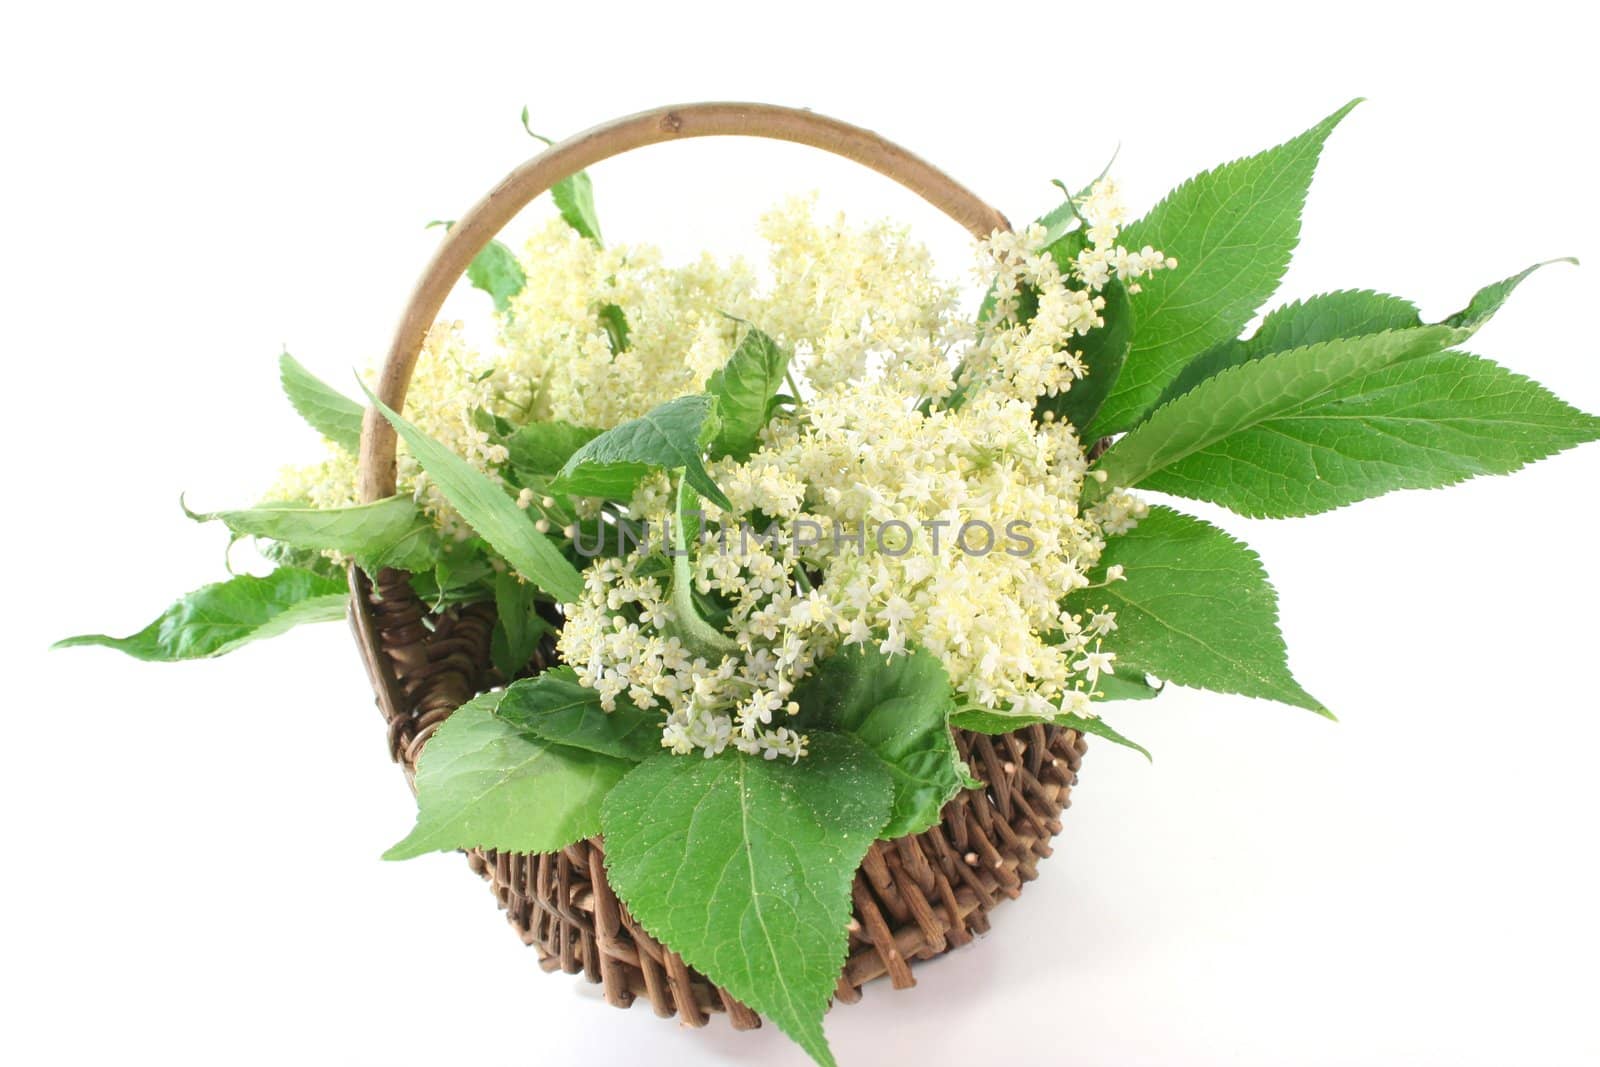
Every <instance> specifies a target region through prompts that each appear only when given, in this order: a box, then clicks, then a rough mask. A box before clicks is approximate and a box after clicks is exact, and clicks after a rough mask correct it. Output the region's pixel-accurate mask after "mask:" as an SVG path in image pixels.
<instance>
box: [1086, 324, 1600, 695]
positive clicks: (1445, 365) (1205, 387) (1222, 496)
mask: <svg viewBox="0 0 1600 1067" xmlns="http://www.w3.org/2000/svg"><path fill="white" fill-rule="evenodd" d="M1428 329H1429V330H1438V329H1441V327H1429V328H1428ZM1409 332H1410V333H1412V334H1420V333H1424V332H1426V331H1409ZM1397 336H1399V335H1397V334H1393V333H1390V334H1377V335H1373V336H1372V337H1370V338H1366V339H1358V340H1356V341H1353V342H1334V343H1332V345H1318V346H1312V347H1309V348H1301V349H1291V350H1290V351H1289V352H1285V353H1282V354H1279V355H1273V356H1268V357H1265V358H1263V359H1261V360H1259V361H1257V362H1255V363H1252V364H1249V365H1247V366H1244V367H1239V368H1236V369H1234V370H1230V371H1227V372H1224V373H1223V374H1222V375H1220V376H1218V377H1217V378H1214V379H1212V380H1211V381H1208V382H1206V383H1203V384H1202V385H1200V386H1197V387H1196V388H1195V389H1194V390H1193V391H1192V392H1191V393H1189V394H1187V395H1185V396H1183V397H1180V398H1178V399H1177V400H1175V401H1173V403H1171V404H1169V405H1168V406H1167V407H1165V408H1162V409H1160V410H1159V411H1158V412H1157V413H1156V414H1155V415H1153V416H1151V419H1150V421H1149V422H1147V423H1146V424H1145V425H1143V426H1141V427H1139V428H1138V429H1137V430H1135V431H1134V432H1133V433H1131V434H1129V435H1128V436H1127V438H1125V439H1124V440H1123V441H1122V442H1120V443H1119V444H1118V446H1117V448H1113V449H1112V450H1111V451H1112V452H1115V451H1117V449H1118V448H1121V447H1123V446H1124V445H1129V444H1132V445H1134V446H1136V448H1137V449H1138V451H1136V452H1135V453H1133V454H1132V455H1131V456H1128V457H1124V458H1123V460H1121V461H1118V462H1117V463H1115V464H1110V465H1108V466H1107V473H1108V477H1109V478H1110V479H1111V480H1113V481H1116V480H1117V479H1119V478H1121V477H1124V476H1125V475H1126V474H1127V473H1128V472H1129V471H1131V470H1133V467H1131V466H1129V465H1128V462H1129V460H1130V459H1131V460H1132V461H1134V463H1135V464H1139V463H1144V462H1148V461H1149V459H1150V456H1151V454H1152V452H1153V451H1154V449H1153V448H1152V447H1146V446H1147V445H1148V442H1144V441H1142V440H1135V439H1136V438H1140V437H1141V435H1143V434H1145V433H1146V432H1150V433H1163V432H1165V433H1172V434H1187V433H1188V431H1187V429H1186V428H1178V427H1179V426H1180V423H1183V422H1185V421H1187V422H1191V423H1192V422H1193V420H1194V418H1195V416H1196V415H1197V413H1198V412H1200V411H1201V410H1202V409H1203V408H1204V407H1205V406H1206V405H1208V404H1225V403H1226V402H1225V401H1223V399H1222V398H1223V397H1224V396H1226V397H1230V398H1244V399H1245V400H1246V401H1248V399H1249V398H1250V397H1257V398H1266V397H1268V396H1269V394H1273V393H1277V394H1278V396H1277V397H1276V398H1275V399H1274V402H1273V403H1271V404H1270V405H1261V406H1257V407H1256V409H1255V411H1254V413H1253V414H1251V415H1250V417H1249V418H1248V419H1246V420H1245V421H1244V422H1242V423H1241V424H1240V425H1239V426H1238V427H1237V428H1236V429H1235V430H1234V431H1233V432H1231V433H1228V434H1224V435H1220V436H1211V435H1206V436H1200V437H1196V436H1194V435H1192V434H1189V435H1188V436H1187V437H1186V440H1187V441H1188V444H1187V446H1186V447H1185V448H1184V449H1183V450H1182V454H1181V455H1178V454H1176V453H1169V455H1170V456H1171V458H1170V460H1160V459H1158V460H1157V462H1156V465H1155V466H1153V467H1150V468H1149V473H1148V474H1147V475H1144V476H1142V477H1141V478H1140V481H1141V483H1142V484H1143V485H1144V486H1145V487H1146V488H1149V489H1155V490H1159V491H1161V492H1167V493H1172V494H1174V495H1177V496H1186V497H1193V498H1196V499H1201V500H1208V501H1211V502H1212V503H1216V504H1221V505H1222V506H1224V507H1227V508H1230V509H1231V510H1233V511H1237V512H1239V513H1240V514H1243V515H1253V516H1271V517H1285V516H1294V515H1309V514H1315V513H1317V512H1321V511H1327V510H1330V509H1332V508H1336V507H1341V506H1343V505H1345V504H1349V503H1353V502H1355V501H1358V500H1365V499H1367V498H1369V497H1374V496H1378V495H1380V494H1382V493H1386V492H1390V491H1392V490H1396V489H1420V488H1434V487H1438V486H1445V485H1452V484H1454V483H1456V482H1459V481H1463V480H1465V479H1467V478H1472V477H1477V476H1479V475H1485V474H1506V473H1509V472H1511V471H1514V470H1516V469H1518V468H1519V467H1522V466H1524V465H1525V464H1528V463H1531V462H1533V461H1534V460H1536V459H1542V458H1543V457H1545V456H1548V455H1552V454H1554V453H1556V452H1560V451H1563V450H1564V449H1567V448H1571V447H1573V446H1574V445H1578V444H1582V443H1584V442H1586V441H1592V440H1595V438H1596V437H1597V436H1600V420H1597V419H1596V418H1595V417H1594V416H1592V415H1587V414H1585V413H1583V412H1581V411H1579V410H1577V409H1576V408H1573V407H1571V406H1570V405H1568V404H1566V403H1564V402H1562V401H1561V400H1560V399H1559V398H1557V397H1556V396H1554V395H1553V394H1551V393H1550V392H1549V391H1548V390H1546V389H1545V388H1544V387H1542V386H1540V385H1539V384H1537V383H1536V382H1532V381H1530V380H1528V379H1527V378H1524V377H1522V376H1521V375H1517V374H1513V373H1512V372H1511V371H1508V370H1506V369H1505V368H1503V367H1501V366H1499V365H1497V364H1495V363H1492V362H1490V361H1489V360H1486V359H1480V358H1478V357H1476V356H1471V355H1468V354H1466V353H1463V352H1439V351H1426V350H1424V351H1421V352H1420V353H1417V354H1415V355H1412V356H1411V357H1410V358H1408V359H1404V358H1403V359H1399V360H1395V361H1387V362H1385V361H1380V362H1378V363H1377V364H1376V365H1360V364H1355V365H1353V366H1354V370H1353V371H1352V372H1351V373H1348V374H1344V375H1339V374H1337V373H1330V372H1331V371H1334V370H1335V366H1336V364H1337V363H1338V362H1339V359H1340V353H1339V352H1336V351H1334V349H1335V348H1336V347H1338V346H1345V347H1349V346H1352V345H1353V346H1361V345H1364V344H1368V343H1370V342H1374V341H1381V340H1383V339H1386V338H1394V337H1397ZM1433 347H1437V345H1434V346H1433ZM1308 372H1309V374H1310V375H1311V376H1312V379H1315V378H1321V379H1322V381H1321V383H1320V385H1314V387H1312V388H1306V387H1304V385H1303V383H1304V382H1305V381H1306V380H1307V378H1306V375H1307V373H1308ZM1213 383H1215V384H1213ZM1158 420H1159V421H1158ZM1140 456H1143V457H1144V459H1140ZM1105 458H1106V459H1107V460H1110V459H1111V456H1110V453H1107V455H1106V457H1105ZM1157 673H1159V672H1157Z"/></svg>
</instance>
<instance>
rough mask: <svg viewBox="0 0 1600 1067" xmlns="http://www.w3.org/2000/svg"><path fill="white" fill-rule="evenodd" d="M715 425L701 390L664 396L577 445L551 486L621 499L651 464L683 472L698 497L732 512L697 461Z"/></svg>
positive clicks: (712, 405)
mask: <svg viewBox="0 0 1600 1067" xmlns="http://www.w3.org/2000/svg"><path fill="white" fill-rule="evenodd" d="M719 427H720V420H719V419H718V417H717V404H716V400H715V399H714V398H713V397H711V396H708V395H706V394H704V393H700V394H696V395H693V396H680V397H678V399H676V400H669V401H667V402H666V403H665V404H661V405H659V406H658V407H655V408H652V409H651V410H650V411H647V412H646V413H645V414H643V415H641V416H640V417H639V418H637V419H630V420H628V421H627V422H624V423H622V424H621V425H619V426H616V427H613V428H612V429H609V430H607V431H606V432H605V433H602V434H601V435H600V436H599V437H596V438H594V439H593V440H592V441H589V442H588V443H587V444H585V445H583V447H581V448H579V449H578V451H577V452H575V453H573V455H572V457H571V458H570V459H568V460H567V462H566V464H565V465H564V466H562V468H561V471H560V473H559V474H558V475H557V477H556V483H555V487H556V488H558V489H560V490H561V491H562V492H566V493H571V494H573V495H574V496H610V497H618V498H626V497H627V496H628V495H629V494H631V493H632V491H633V486H634V485H636V484H637V483H638V481H639V479H640V478H642V477H643V476H644V475H645V473H646V472H647V471H649V470H650V469H651V468H660V469H664V470H682V471H683V472H684V477H685V478H686V479H687V480H688V482H689V484H690V485H691V486H693V487H694V489H695V490H696V491H697V492H698V493H699V494H700V495H701V496H703V497H705V498H707V499H708V500H711V501H713V502H714V503H715V504H716V505H717V506H718V507H720V508H723V509H724V510H726V511H732V510H733V505H732V504H731V503H729V502H728V498H727V497H726V496H724V495H723V493H722V490H721V489H718V488H717V486H716V483H715V482H713V481H712V480H711V475H710V474H708V473H706V468H705V463H704V462H703V461H702V459H701V455H702V453H703V452H704V450H705V446H706V444H707V443H709V442H710V441H711V440H712V439H713V438H714V437H715V436H716V434H717V431H718V429H719ZM624 487H626V488H624Z"/></svg>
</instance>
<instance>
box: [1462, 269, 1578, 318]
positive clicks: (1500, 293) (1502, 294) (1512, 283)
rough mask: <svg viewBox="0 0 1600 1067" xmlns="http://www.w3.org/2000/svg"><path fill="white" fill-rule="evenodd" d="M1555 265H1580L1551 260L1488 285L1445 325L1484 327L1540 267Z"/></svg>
mask: <svg viewBox="0 0 1600 1067" xmlns="http://www.w3.org/2000/svg"><path fill="white" fill-rule="evenodd" d="M1553 263H1571V264H1572V265H1573V266H1577V265H1578V261H1577V260H1576V259H1572V258H1571V257H1568V258H1566V259H1549V260H1546V261H1545V262H1543V263H1535V264H1534V265H1533V266H1531V267H1529V268H1528V269H1527V270H1524V271H1521V272H1520V273H1517V274H1513V275H1512V276H1511V277H1509V278H1506V279H1504V280H1503V281H1498V282H1495V283H1494V284H1493V285H1486V286H1484V287H1483V288H1482V289H1479V290H1478V291H1477V293H1476V294H1474V295H1473V297H1472V300H1471V302H1469V303H1468V304H1467V306H1466V307H1465V308H1463V309H1461V310H1460V311H1458V312H1456V313H1455V314H1454V315H1451V316H1450V317H1449V318H1448V319H1445V320H1444V325H1446V326H1455V327H1457V328H1459V329H1463V330H1476V329H1477V328H1478V327H1479V326H1482V325H1483V324H1484V323H1486V322H1488V321H1489V319H1490V318H1492V317H1493V316H1494V313H1495V312H1497V311H1499V310H1500V309H1501V308H1502V307H1504V306H1505V303H1506V300H1507V299H1508V298H1510V296H1511V294H1512V292H1513V291H1514V290H1515V289H1516V288H1517V286H1519V285H1521V284H1522V283H1523V282H1525V281H1527V280H1528V276H1529V275H1531V274H1532V273H1533V272H1534V271H1536V270H1538V269H1539V268H1540V267H1548V266H1550V265H1551V264H1553Z"/></svg>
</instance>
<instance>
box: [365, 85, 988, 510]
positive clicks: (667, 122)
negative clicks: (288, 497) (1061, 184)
mask: <svg viewBox="0 0 1600 1067" xmlns="http://www.w3.org/2000/svg"><path fill="white" fill-rule="evenodd" d="M726 136H738V137H764V138H769V139H771V140H777V141H793V142H795V143H797V144H804V145H810V146H811V147H813V148H820V149H822V150H823V151H824V152H832V153H833V154H834V155H837V156H843V157H844V158H846V159H852V160H855V161H856V162H857V163H860V164H861V165H862V166H865V167H870V168H871V169H872V170H875V171H877V172H878V173H879V174H883V175H885V176H887V177H889V178H893V179H894V180H895V181H897V182H899V183H900V184H901V185H903V186H905V187H906V188H908V189H910V190H911V191H912V192H914V193H916V194H917V195H918V196H921V197H922V198H923V199H924V200H926V201H928V203H930V204H932V205H933V206H934V207H936V208H938V209H939V210H940V211H943V212H944V213H945V214H946V215H948V216H950V218H952V219H954V220H955V221H956V222H958V223H960V224H961V225H962V226H964V227H966V228H967V230H968V231H969V232H971V233H972V234H973V235H974V236H976V237H978V238H980V239H981V238H985V237H988V236H989V235H990V234H991V233H993V232H994V231H995V230H1009V229H1010V228H1011V226H1010V223H1008V222H1007V221H1006V217H1005V216H1004V215H1002V214H1000V212H998V211H996V210H995V209H994V208H992V207H990V206H989V205H988V204H986V203H984V202H983V201H982V200H980V199H978V197H977V196H976V195H975V194H973V193H972V192H971V191H969V190H968V189H967V188H966V187H965V186H962V185H961V184H959V183H958V182H956V181H955V180H954V179H952V178H950V177H949V176H948V175H946V174H945V173H944V172H942V171H940V170H939V169H938V168H936V167H935V166H933V164H931V163H929V162H927V161H926V160H924V159H922V158H920V157H918V156H915V155H912V154H911V153H910V152H907V151H906V150H905V149H903V148H901V147H900V146H899V145H896V144H893V143H892V142H890V141H886V140H884V139H883V138H882V137H880V136H878V135H877V134H875V133H873V132H872V131H871V130H864V129H862V128H861V127H859V126H852V125H850V124H849V123H845V122H840V121H839V120H837V119H830V118H826V117H824V116H822V115H817V114H814V113H813V112H810V111H803V110H800V109H798V108H788V107H777V106H774V105H771V104H729V103H706V104H684V105H681V106H678V107H667V108H658V109H656V110H654V111H641V112H639V113H638V114H636V115H629V116H627V117H625V118H620V119H613V120H612V121H610V122H606V123H602V124H600V125H599V126H595V127H593V128H591V129H588V130H585V131H584V132H582V133H580V134H577V135H575V136H573V137H569V138H567V139H566V140H564V141H561V142H559V143H558V144H555V145H552V146H551V147H550V148H548V149H546V150H545V151H543V152H541V153H540V154H539V155H537V156H534V157H533V158H532V159H530V160H528V161H527V162H526V163H524V164H522V165H521V166H520V167H518V168H517V169H516V170H514V171H512V172H511V173H510V174H508V175H506V177H505V178H504V179H502V180H501V182H500V184H498V185H496V186H495V187H494V188H493V189H491V190H489V193H488V195H487V196H485V197H484V198H483V199H482V200H480V201H478V202H477V203H476V204H475V205H473V207H472V209H471V210H469V211H468V212H467V213H466V214H465V215H463V216H462V217H461V218H460V219H459V220H458V221H457V222H456V224H455V225H454V226H452V227H451V228H450V231H449V233H447V234H446V235H445V238H444V240H443V241H442V242H441V243H440V245H439V248H438V250H437V251H435V252H434V254H433V258H432V259H431V260H430V261H429V262H428V265H427V267H426V268H425V269H424V270H423V272H422V277H421V278H420V279H418V281H417V285H416V288H415V289H413V290H412V292H411V299H410V300H409V301H408V302H407V304H406V309H405V313H404V314H403V315H401V317H400V325H399V326H398V327H397V328H396V329H395V334H394V340H393V341H392V342H391V343H390V345H389V355H388V358H387V359H386V360H385V361H384V365H383V371H382V373H381V374H380V376H379V378H378V388H377V390H376V391H377V395H378V398H379V399H380V400H382V401H383V402H384V403H385V404H387V405H388V406H389V407H391V408H393V409H394V410H396V411H399V410H400V409H401V407H402V405H404V403H405V399H406V389H407V387H408V386H409V385H410V384H411V372H412V370H413V368H415V367H416V364H417V355H418V353H420V352H421V351H422V344H423V340H424V338H425V337H426V336H427V333H428V330H429V328H430V327H432V325H433V322H434V320H435V319H436V318H437V317H438V314H439V309H440V307H442V306H443V304H444V300H445V297H446V296H447V295H449V292H450V290H451V289H452V288H454V287H455V284H456V282H457V281H458V280H459V279H460V277H461V275H462V273H463V272H464V271H465V270H466V269H467V265H468V264H469V263H471V262H472V260H473V258H474V257H475V256H476V255H477V254H478V253H479V252H481V251H482V250H483V248H484V247H485V246H486V245H487V244H488V243H489V241H490V240H491V239H492V238H493V237H494V235H495V234H497V233H499V232H500V230H501V228H502V227H504V226H505V224H506V223H508V222H510V221H511V219H512V217H513V216H515V215H516V214H517V212H519V211H521V210H522V209H523V208H524V207H526V206H527V205H528V204H529V203H530V202H532V200H533V199H534V198H535V197H537V196H539V195H540V194H541V193H544V192H547V191H548V190H549V189H550V188H551V187H552V186H554V185H555V184H556V183H557V182H560V181H562V180H563V179H565V178H568V177H570V176H572V175H573V174H576V173H577V172H578V171H580V170H582V169H583V168H585V167H587V166H590V165H591V164H594V163H598V162H600V161H601V160H604V159H609V158H611V157H612V156H615V155H620V154H622V153H623V152H627V151H630V150H632V149H635V148H641V147H643V146H645V145H650V144H658V143H660V142H662V141H676V140H681V139H683V138H685V137H726ZM359 485H360V490H361V499H362V500H363V501H373V500H380V499H382V498H384V497H387V496H392V495H393V494H394V491H395V433H394V428H393V427H391V426H390V425H389V423H388V422H386V421H385V420H384V419H382V418H381V417H379V415H378V412H377V409H376V408H368V409H367V414H366V418H365V421H364V422H363V424H362V428H361V457H360V473H359Z"/></svg>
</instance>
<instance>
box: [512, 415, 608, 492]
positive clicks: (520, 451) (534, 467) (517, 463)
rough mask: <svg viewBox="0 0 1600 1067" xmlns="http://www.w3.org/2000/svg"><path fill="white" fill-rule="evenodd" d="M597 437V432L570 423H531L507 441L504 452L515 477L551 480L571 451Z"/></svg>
mask: <svg viewBox="0 0 1600 1067" xmlns="http://www.w3.org/2000/svg"><path fill="white" fill-rule="evenodd" d="M599 436H600V431H599V430H593V429H590V428H589V427H587V426H574V425H572V424H571V423H570V422H559V421H556V422H530V423H528V424H527V425H526V426H522V427H519V428H518V429H517V431H516V432H515V433H513V434H512V435H511V436H510V437H508V438H507V439H506V449H507V450H508V451H509V452H510V453H511V466H512V467H513V468H515V469H516V471H517V473H518V474H520V475H524V476H527V475H533V476H536V477H546V478H551V477H554V476H555V475H556V474H557V473H558V472H559V471H560V470H561V467H562V465H563V464H564V463H566V462H567V460H569V459H571V458H572V454H573V453H574V452H576V451H577V450H578V449H580V448H582V447H583V446H584V445H586V444H588V443H589V442H590V441H592V440H594V439H595V438H596V437H599Z"/></svg>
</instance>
